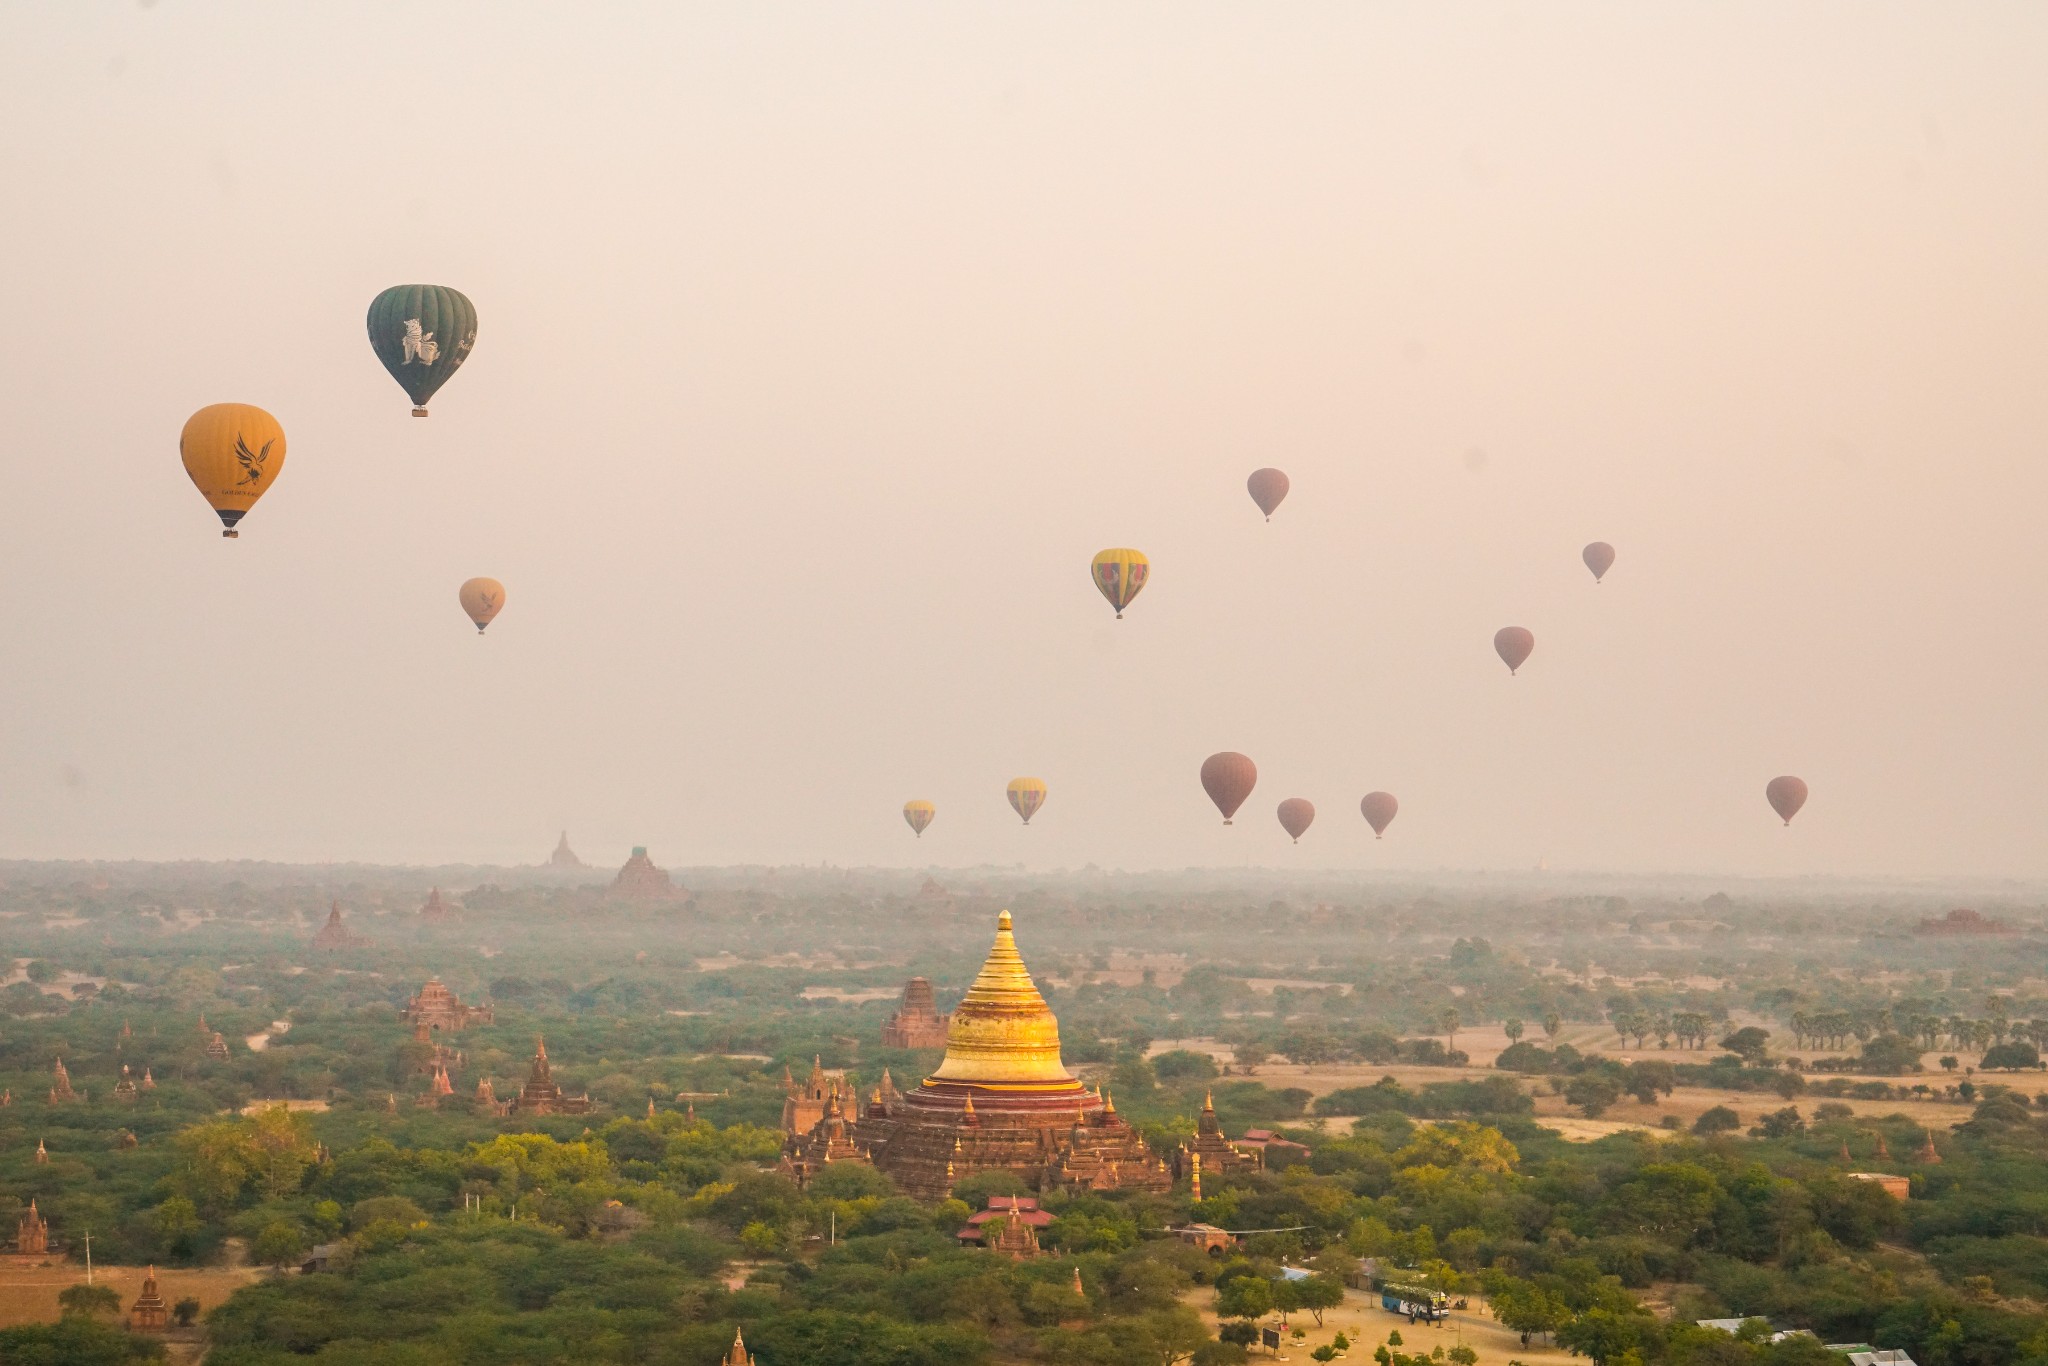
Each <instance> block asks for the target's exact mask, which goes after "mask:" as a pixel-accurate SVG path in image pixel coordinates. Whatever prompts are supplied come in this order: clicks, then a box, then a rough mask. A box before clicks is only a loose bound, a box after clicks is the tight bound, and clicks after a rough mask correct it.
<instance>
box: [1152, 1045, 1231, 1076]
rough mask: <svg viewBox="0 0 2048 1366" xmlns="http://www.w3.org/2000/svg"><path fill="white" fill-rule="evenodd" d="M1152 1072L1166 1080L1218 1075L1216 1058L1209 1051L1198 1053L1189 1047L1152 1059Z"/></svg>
mask: <svg viewBox="0 0 2048 1366" xmlns="http://www.w3.org/2000/svg"><path fill="white" fill-rule="evenodd" d="M1152 1073H1153V1075H1154V1076H1156V1077H1158V1078H1159V1080H1161V1081H1164V1082H1175V1081H1187V1080H1191V1079H1192V1080H1197V1081H1206V1080H1208V1079H1209V1078H1210V1077H1213V1076H1215V1075H1216V1059H1214V1058H1212V1057H1210V1056H1209V1055H1208V1054H1207V1053H1197V1052H1195V1051H1194V1050H1192V1049H1188V1048H1176V1049H1174V1050H1173V1051H1172V1052H1170V1053H1161V1054H1160V1055H1159V1056H1158V1057H1156V1058H1154V1059H1152Z"/></svg>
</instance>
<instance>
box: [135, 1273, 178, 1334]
mask: <svg viewBox="0 0 2048 1366" xmlns="http://www.w3.org/2000/svg"><path fill="white" fill-rule="evenodd" d="M170 1325H171V1310H170V1306H169V1305H167V1304H165V1303H164V1297H163V1296H162V1295H161V1294H159V1293H158V1292H157V1288H156V1267H155V1266H154V1265H152V1266H151V1267H150V1268H149V1274H148V1275H147V1276H144V1277H143V1278H142V1293H141V1294H140V1295H137V1296H136V1297H135V1303H134V1305H133V1306H132V1307H130V1309H129V1310H128V1328H129V1330H130V1331H131V1332H137V1333H161V1332H163V1331H164V1329H166V1328H168V1327H170Z"/></svg>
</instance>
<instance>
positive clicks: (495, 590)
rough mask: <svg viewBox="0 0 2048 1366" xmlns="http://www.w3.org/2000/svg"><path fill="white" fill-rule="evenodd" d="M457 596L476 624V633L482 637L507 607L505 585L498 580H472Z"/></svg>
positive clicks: (465, 584)
mask: <svg viewBox="0 0 2048 1366" xmlns="http://www.w3.org/2000/svg"><path fill="white" fill-rule="evenodd" d="M456 596H457V597H458V598H460V600H461V602H462V610H463V611H464V612H466V613H467V614H468V615H469V619H470V620H471V621H473V622H475V623H476V633H477V634H478V635H482V634H483V633H484V627H486V626H489V625H490V624H491V619H492V618H493V617H495V616H497V615H498V613H499V611H500V610H502V609H503V608H504V606H505V585H504V584H502V583H499V582H498V581H497V580H496V579H470V580H469V581H468V582H466V583H464V584H463V585H462V591H461V592H460V593H459V594H457V595H456Z"/></svg>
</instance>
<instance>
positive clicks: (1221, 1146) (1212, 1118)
mask: <svg viewBox="0 0 2048 1366" xmlns="http://www.w3.org/2000/svg"><path fill="white" fill-rule="evenodd" d="M1265 1165H1266V1155H1265V1153H1264V1152H1262V1151H1261V1150H1259V1149H1257V1148H1240V1147H1238V1146H1237V1145H1236V1144H1234V1143H1232V1142H1231V1141H1230V1140H1229V1139H1227V1138H1225V1137H1224V1136H1223V1125H1222V1123H1221V1122H1220V1121H1219V1120H1218V1119H1217V1118H1216V1096H1215V1093H1214V1092H1211V1093H1209V1094H1208V1095H1205V1096H1203V1097H1202V1113H1201V1116H1200V1117H1199V1118H1197V1119H1196V1120H1195V1137H1194V1141H1193V1142H1190V1143H1183V1144H1182V1145H1181V1147H1180V1152H1179V1153H1178V1154H1177V1155H1176V1156H1175V1159H1174V1166H1175V1169H1176V1170H1175V1175H1178V1176H1187V1175H1189V1174H1190V1173H1193V1174H1194V1175H1195V1177H1196V1179H1197V1181H1199V1180H1200V1174H1201V1173H1202V1172H1205V1171H1206V1172H1208V1173H1209V1174H1210V1175H1211V1176H1232V1175H1235V1174H1236V1173H1238V1172H1255V1171H1258V1170H1260V1169H1261V1168H1262V1167H1264V1166H1265ZM1198 1189H1199V1187H1198ZM1195 1198H1196V1199H1197V1200H1199V1199H1201V1198H1202V1197H1201V1196H1200V1195H1199V1194H1198V1195H1196V1196H1195Z"/></svg>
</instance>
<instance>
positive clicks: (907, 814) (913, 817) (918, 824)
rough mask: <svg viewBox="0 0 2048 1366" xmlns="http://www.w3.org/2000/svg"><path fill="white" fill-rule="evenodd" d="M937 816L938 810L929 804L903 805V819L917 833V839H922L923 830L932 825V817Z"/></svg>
mask: <svg viewBox="0 0 2048 1366" xmlns="http://www.w3.org/2000/svg"><path fill="white" fill-rule="evenodd" d="M937 814H939V810H938V808H937V807H935V806H933V805H932V804H931V803H930V802H905V803H903V819H904V820H907V821H909V822H910V828H911V829H912V830H914V831H916V832H917V837H918V838H919V839H923V838H924V828H925V827H926V826H927V825H930V824H931V823H932V817H933V816H936V815H937Z"/></svg>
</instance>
